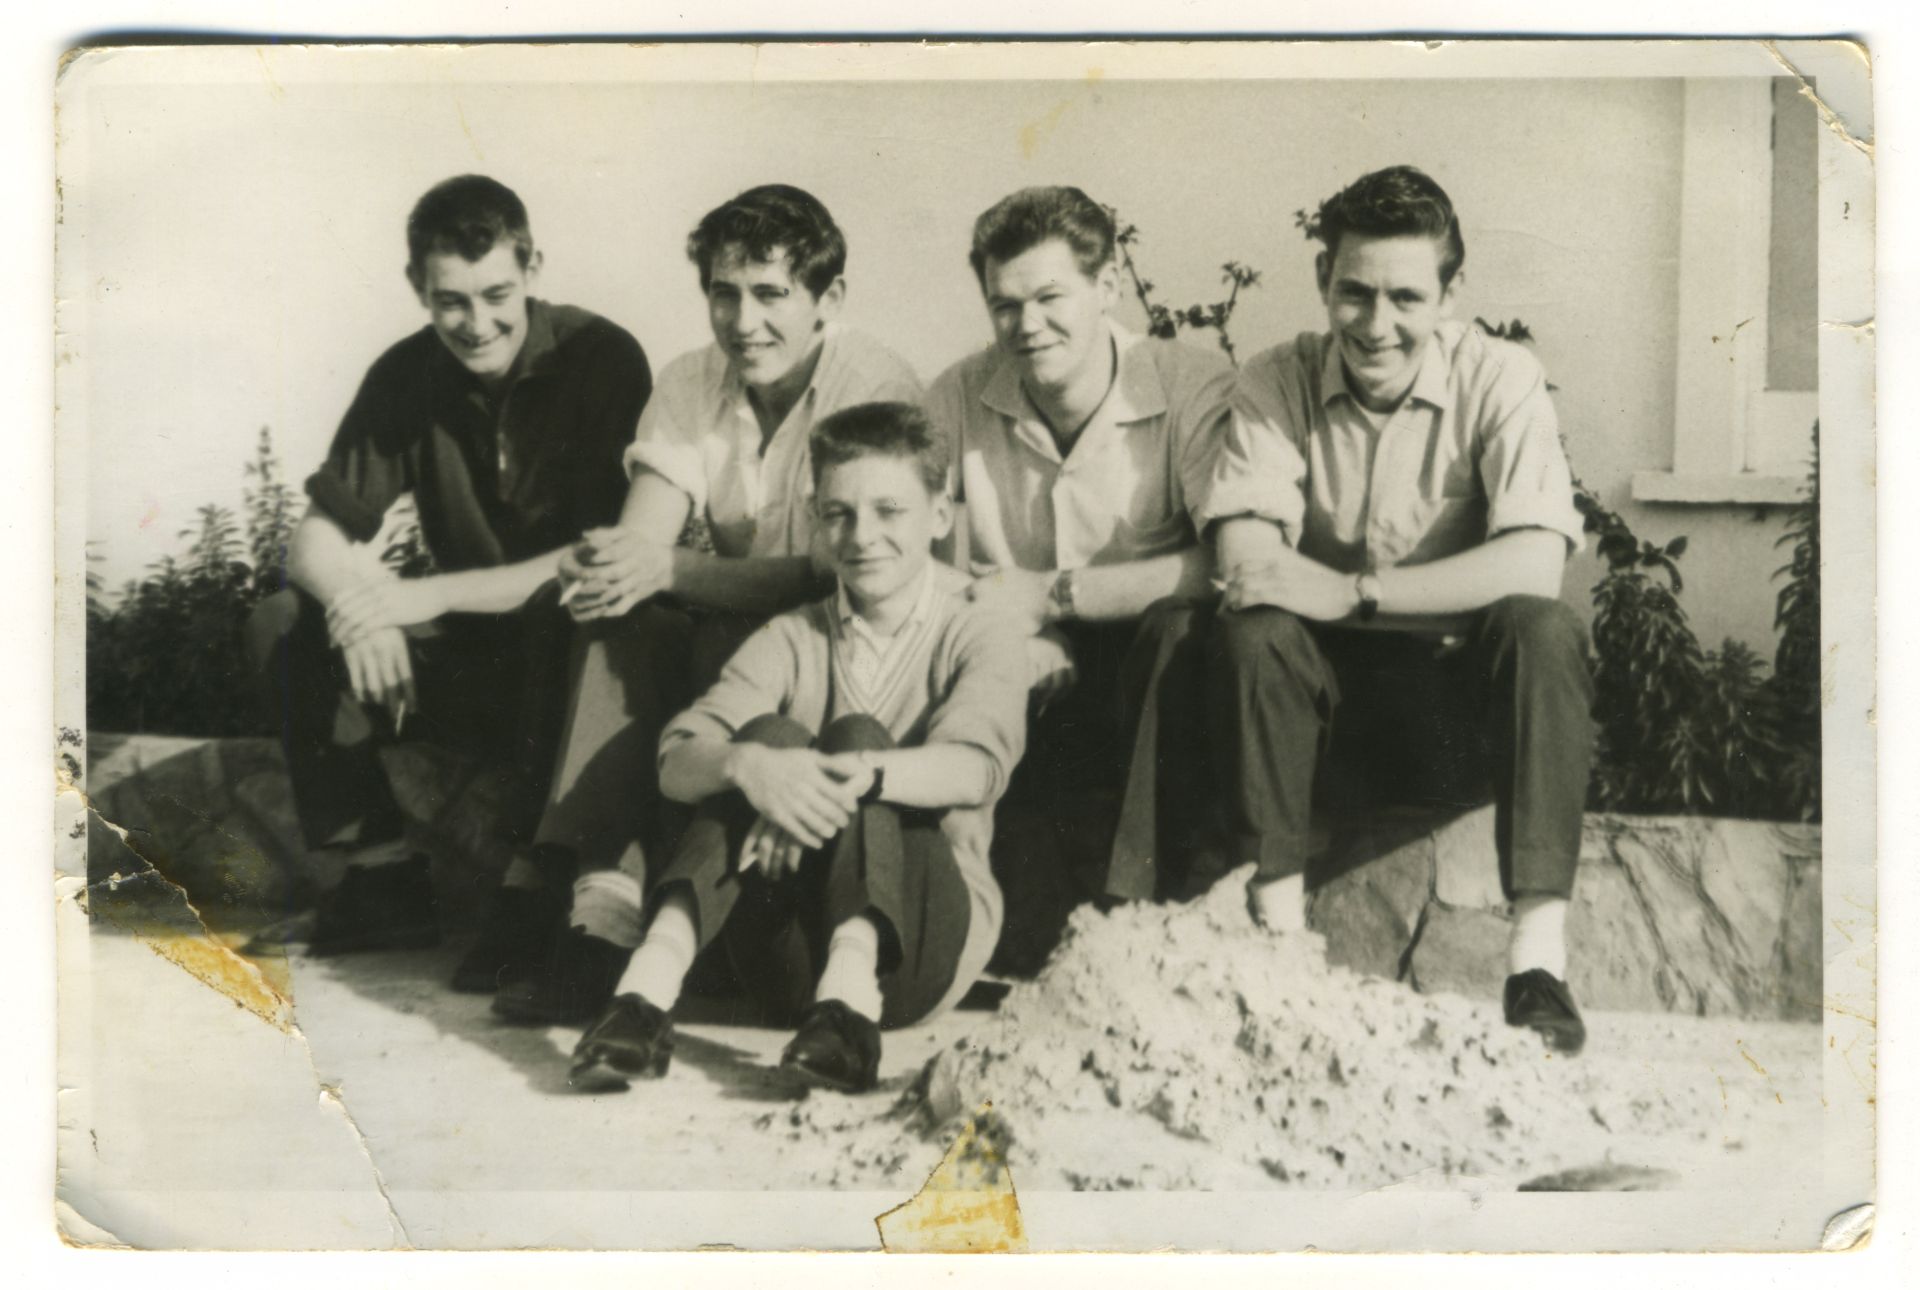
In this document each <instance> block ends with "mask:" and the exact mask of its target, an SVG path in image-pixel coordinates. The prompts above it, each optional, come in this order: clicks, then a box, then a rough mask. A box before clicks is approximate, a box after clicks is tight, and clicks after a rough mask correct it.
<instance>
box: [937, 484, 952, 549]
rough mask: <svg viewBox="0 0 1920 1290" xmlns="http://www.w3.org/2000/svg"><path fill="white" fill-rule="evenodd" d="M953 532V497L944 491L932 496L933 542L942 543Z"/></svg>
mask: <svg viewBox="0 0 1920 1290" xmlns="http://www.w3.org/2000/svg"><path fill="white" fill-rule="evenodd" d="M951 532H953V496H952V494H950V493H948V492H947V490H946V489H944V488H943V489H941V490H940V491H939V492H937V493H935V494H934V495H933V540H934V541H935V542H940V541H944V540H945V539H946V536H947V534H949V533H951Z"/></svg>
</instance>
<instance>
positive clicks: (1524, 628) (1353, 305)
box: [1201, 166, 1592, 1053]
mask: <svg viewBox="0 0 1920 1290" xmlns="http://www.w3.org/2000/svg"><path fill="white" fill-rule="evenodd" d="M1310 231H1311V233H1312V235H1313V236H1314V237H1316V238H1318V239H1319V241H1320V242H1321V244H1322V248H1323V249H1322V250H1321V251H1320V253H1319V256H1318V258H1317V260H1316V262H1315V271H1316V275H1317V279H1318V284H1319V289H1320V294H1321V298H1322V299H1323V300H1324V301H1325V303H1326V307H1327V321H1328V329H1327V330H1326V331H1325V332H1324V333H1306V334H1303V335H1301V336H1300V337H1298V338H1297V339H1295V340H1293V341H1290V342H1288V343H1286V344H1283V345H1280V346H1278V347H1276V348H1274V349H1271V350H1268V351H1266V352H1265V353H1262V354H1260V355H1259V356H1257V357H1255V358H1254V359H1252V360H1250V361H1249V362H1248V363H1247V365H1246V367H1245V368H1244V369H1243V370H1242V372H1241V375H1240V382H1239V387H1238V390H1237V392H1236V398H1235V405H1234V417H1233V424H1232V429H1231V431H1230V433H1229V435H1228V438H1227V443H1226V446H1225V448H1224V450H1223V451H1222V453H1221V456H1220V460H1219V464H1218V468H1217V470H1216V472H1215V476H1214V480H1213V483H1212V486H1211V488H1210V490H1209V493H1208V497H1207V501H1206V503H1205V505H1204V507H1203V508H1202V511H1201V519H1202V521H1203V522H1204V523H1205V524H1206V525H1208V526H1210V528H1211V531H1212V535H1213V538H1214V541H1215V543H1216V545H1217V551H1218V559H1219V565H1220V569H1221V571H1222V578H1223V580H1224V582H1225V585H1226V590H1225V594H1224V597H1223V602H1222V612H1221V614H1220V615H1219V618H1218V620H1217V624H1216V629H1217V638H1216V648H1217V654H1216V655H1215V657H1214V660H1213V663H1212V666H1211V668H1210V671H1211V673H1212V675H1213V677H1214V679H1215V680H1216V681H1217V682H1218V690H1217V692H1216V702H1215V718H1214V719H1215V721H1216V723H1217V724H1216V730H1217V732H1218V735H1219V738H1220V744H1219V748H1220V751H1221V752H1222V754H1223V761H1222V777H1223V778H1224V779H1226V780H1227V781H1228V782H1229V784H1230V790H1229V791H1230V794H1231V800H1230V810H1229V816H1230V822H1231V826H1232V829H1233V845H1234V848H1235V851H1236V854H1237V858H1238V859H1240V860H1243V861H1247V862H1250V863H1252V864H1254V865H1255V866H1256V872H1255V877H1254V882H1253V886H1252V887H1251V889H1250V890H1251V893H1252V904H1253V913H1254V916H1255V917H1256V919H1258V920H1259V921H1261V922H1263V923H1264V924H1266V925H1268V926H1270V927H1275V928H1279V929H1292V928H1299V927H1302V926H1304V922H1305V909H1304V904H1303V900H1304V888H1303V878H1302V874H1303V870H1304V865H1305V861H1306V848H1307V828H1308V819H1309V815H1310V807H1311V802H1312V798H1313V795H1314V785H1315V772H1316V768H1317V767H1318V766H1319V765H1320V764H1321V762H1322V760H1323V759H1322V757H1321V752H1322V749H1323V748H1324V747H1326V743H1327V740H1328V738H1329V734H1331V739H1332V746H1331V748H1330V749H1329V750H1328V755H1327V758H1326V761H1327V764H1328V766H1329V768H1330V769H1345V768H1349V767H1356V768H1359V767H1363V768H1364V769H1366V770H1368V771H1369V772H1371V774H1370V775H1368V776H1367V777H1366V778H1370V779H1373V780H1376V781H1385V780H1392V779H1395V778H1397V779H1398V781H1399V782H1398V783H1397V784H1393V785H1390V786H1387V787H1391V788H1397V789H1404V788H1405V785H1406V782H1407V781H1408V780H1409V779H1411V778H1413V777H1416V776H1418V775H1419V774H1421V773H1422V772H1423V771H1425V770H1428V769H1431V768H1432V767H1433V766H1434V765H1435V764H1437V763H1440V762H1442V761H1445V760H1449V759H1451V758H1455V757H1457V756H1458V755H1459V745H1460V743H1461V741H1462V736H1463V733H1464V732H1466V731H1468V730H1470V729H1471V728H1472V727H1473V726H1475V725H1479V726H1482V727H1484V730H1485V734H1486V738H1487V743H1488V748H1487V751H1490V753H1491V760H1492V768H1493V778H1494V785H1493V787H1494V798H1495V811H1496V817H1495V818H1496V824H1495V833H1496V839H1497V846H1498V861H1499V866H1500V876H1501V880H1502V884H1503V886H1504V887H1505V889H1506V892H1507V895H1508V897H1509V899H1511V900H1512V901H1513V903H1514V910H1515V922H1514V930H1513V937H1512V941H1511V945H1510V952H1509V960H1510V963H1509V971H1510V975H1509V977H1508V980H1507V986H1506V999H1505V1003H1506V1015H1507V1020H1508V1022H1509V1023H1511V1024H1514V1025H1521V1026H1528V1027H1531V1028H1533V1029H1535V1030H1537V1031H1538V1032H1539V1033H1540V1034H1541V1035H1542V1036H1543V1037H1545V1039H1546V1040H1547V1042H1548V1043H1549V1044H1550V1045H1552V1046H1554V1047H1555V1048H1558V1049H1559V1050H1561V1051H1563V1052H1569V1053H1571V1052H1577V1051H1578V1050H1579V1048H1580V1046H1581V1045H1582V1044H1583V1043H1584V1042H1585V1037H1586V1031H1585V1025H1584V1023H1583V1022H1582V1020H1581V1018H1580V1014H1579V1010H1578V1008H1577V1007H1576V1006H1575V1004H1574V1001H1573V998H1572V995H1571V993H1570V992H1569V991H1568V989H1567V986H1566V983H1565V977H1566V946H1565V923H1566V914H1567V906H1568V897H1569V895H1570V894H1571V892H1572V889H1573V879H1574V871H1575V866H1576V864H1577V862H1578V859H1579V852H1580V830H1581V809H1582V806H1583V804H1584V802H1585V799H1586V792H1587V775H1588V769H1589V763H1590V758H1591V752H1592V727H1591V718H1590V711H1589V710H1590V706H1591V702H1592V690H1591V683H1590V681H1589V677H1588V673H1587V668H1586V665H1585V660H1584V650H1585V632H1584V630H1583V629H1582V627H1581V625H1580V622H1579V619H1578V618H1577V617H1576V616H1575V615H1574V613H1573V611H1572V610H1570V609H1568V608H1567V607H1566V606H1565V605H1564V604H1562V603H1561V602H1560V601H1559V600H1558V599H1557V597H1558V595H1559V591H1560V583H1561V577H1562V573H1563V571H1564V568H1565V563H1566V560H1567V557H1568V555H1569V553H1571V552H1572V551H1575V550H1578V549H1579V548H1580V546H1581V545H1582V543H1583V540H1584V539H1583V535H1582V534H1583V530H1582V521H1581V517H1580V515H1579V513H1578V512H1577V511H1576V510H1575V509H1574V505H1573V484H1572V478H1571V475H1570V472H1569V470H1568V467H1567V461H1566V457H1565V454H1564V452H1563V450H1562V448H1561V445H1560V438H1559V433H1558V428H1557V423H1556V421H1555V417H1554V411H1553V403H1552V400H1551V399H1550V398H1549V396H1548V393H1547V384H1546V377H1545V376H1544V374H1543V373H1542V371H1541V369H1540V365H1539V363H1538V362H1537V361H1536V360H1535V359H1534V358H1533V356H1532V355H1531V354H1529V353H1528V352H1527V351H1526V350H1524V349H1522V348H1520V347H1519V346H1517V345H1514V344H1511V343H1509V342H1506V341H1502V340H1497V339H1494V338H1492V337H1490V336H1488V335H1486V334H1485V333H1484V332H1482V331H1481V330H1480V329H1478V328H1476V327H1474V326H1471V325H1468V324H1464V323H1461V322H1457V321H1454V320H1452V319H1451V318H1450V317H1449V314H1450V311H1451V303H1452V291H1453V286H1454V282H1455V279H1456V275H1457V274H1458V272H1459V269H1460V265H1461V263H1462V261H1463V260H1464V258H1465V255H1466V248H1465V244H1464V242H1463V241H1462V238H1461V235H1460V224H1459V220H1458V218H1457V217H1456V216H1455V214H1454V210H1453V204H1452V202H1451V201H1450V200H1449V199H1448V197H1447V195H1446V193H1445V192H1444V191H1442V190H1441V188H1440V186H1439V185H1438V184H1436V183H1434V181H1433V180H1432V179H1430V178H1429V177H1427V176H1426V175H1425V174H1422V173H1421V172H1420V171H1418V170H1415V169H1413V168H1412V167H1409V166H1396V167H1393V168H1391V169H1387V170H1382V171H1377V172H1375V173H1373V174H1369V175H1365V176H1363V177H1362V178H1360V179H1359V180H1357V181H1355V182H1354V183H1353V184H1352V185H1350V186H1349V187H1348V188H1346V189H1345V190H1343V191H1342V192H1340V193H1339V194H1337V195H1335V196H1334V197H1333V198H1331V199H1329V200H1328V201H1327V202H1325V203H1323V204H1322V205H1321V207H1320V210H1319V214H1318V216H1317V217H1316V219H1315V220H1314V222H1313V225H1312V227H1311V230H1310ZM1463 707H1464V709H1465V711H1464V714H1463V713H1462V711H1461V709H1462V708H1463Z"/></svg>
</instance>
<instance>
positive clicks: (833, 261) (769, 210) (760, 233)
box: [687, 184, 847, 299]
mask: <svg viewBox="0 0 1920 1290" xmlns="http://www.w3.org/2000/svg"><path fill="white" fill-rule="evenodd" d="M736 248H737V249H738V250H739V251H740V252H742V253H743V254H744V255H746V256H747V258H748V259H750V260H754V261H758V262H761V263H767V262H770V261H772V260H773V258H774V257H775V255H777V254H781V253H784V254H785V255H786V257H787V272H788V273H789V274H791V275H792V277H793V280H794V281H795V282H798V283H799V284H800V285H801V286H803V287H805V288H806V289H807V291H808V292H809V293H810V294H812V295H813V297H814V298H815V299H818V298H819V296H820V293H821V292H823V291H825V290H826V289H827V288H828V287H830V286H832V285H833V280H834V279H835V278H837V277H839V276H840V275H841V274H843V273H845V272H846V271H847V239H846V235H845V234H843V233H841V231H840V226H839V225H838V224H836V223H834V222H833V216H832V214H831V213H829V212H828V210H827V208H826V207H825V206H824V205H822V204H821V202H820V199H819V198H818V197H815V196H814V195H813V194H812V193H810V192H807V191H806V190H805V189H802V188H795V187H794V186H793V185H792V184H761V185H760V186H759V187H757V188H749V189H747V191H746V192H744V193H741V194H740V195H739V196H738V197H735V198H734V199H733V200H731V201H728V202H723V203H721V204H720V205H718V206H716V207H714V208H713V209H712V210H710V211H708V212H707V213H706V214H705V215H704V216H702V217H701V220H700V223H699V224H698V225H696V226H695V228H694V230H693V232H691V233H689V234H688V235H687V258H688V259H689V260H692V261H693V263H694V266H695V267H696V268H698V269H699V270H700V290H702V291H705V290H706V289H707V287H708V286H709V285H710V284H711V283H712V282H713V262H714V261H715V260H716V259H718V258H719V257H720V256H721V255H723V254H724V253H726V252H727V251H729V250H732V249H736Z"/></svg>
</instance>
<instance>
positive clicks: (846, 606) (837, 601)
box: [833, 559, 938, 635]
mask: <svg viewBox="0 0 1920 1290" xmlns="http://www.w3.org/2000/svg"><path fill="white" fill-rule="evenodd" d="M936 572H938V570H936V569H935V568H934V562H933V561H932V560H931V559H930V560H928V561H927V567H926V568H925V569H923V570H921V572H920V590H919V592H918V593H917V594H916V595H915V596H914V598H913V607H912V608H911V609H909V610H907V616H906V617H905V618H904V619H902V620H901V622H900V631H905V630H906V628H907V627H908V625H909V624H912V623H917V622H919V621H920V620H921V619H923V618H925V617H926V616H927V615H928V614H929V613H931V612H932V610H933V588H934V574H935V573H936ZM833 606H834V613H835V614H836V615H837V616H838V617H839V619H840V626H841V627H843V628H846V627H852V626H853V625H854V624H856V623H857V624H859V626H860V629H861V630H862V631H866V632H869V633H871V632H872V631H873V629H872V627H870V626H869V625H868V623H867V620H866V619H864V618H862V617H860V615H859V614H857V613H855V612H854V609H853V601H852V600H851V599H850V598H849V597H848V596H847V589H846V586H845V585H844V584H842V583H840V582H839V581H838V580H835V582H834V587H833ZM894 634H895V635H898V634H899V632H898V631H897V632H895V633H894Z"/></svg>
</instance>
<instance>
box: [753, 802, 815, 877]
mask: <svg viewBox="0 0 1920 1290" xmlns="http://www.w3.org/2000/svg"><path fill="white" fill-rule="evenodd" d="M806 856H807V849H806V848H805V847H803V846H801V845H800V843H799V841H798V840H797V839H796V838H795V837H794V836H793V835H792V834H790V833H788V832H787V831H786V830H784V829H782V828H781V827H780V826H779V825H777V824H775V823H774V822H773V821H771V820H769V819H768V818H767V817H766V816H764V815H762V816H760V817H759V818H758V819H756V820H755V821H754V822H753V827H752V828H751V829H748V830H747V840H746V842H745V843H743V844H742V845H741V847H740V871H741V872H742V873H745V872H746V871H747V870H749V869H754V868H758V869H759V870H760V872H761V873H763V874H765V875H766V876H767V877H768V878H775V879H777V878H784V877H786V876H787V875H788V874H790V873H798V872H799V871H800V862H801V861H803V860H805V859H806Z"/></svg>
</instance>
